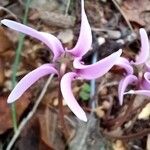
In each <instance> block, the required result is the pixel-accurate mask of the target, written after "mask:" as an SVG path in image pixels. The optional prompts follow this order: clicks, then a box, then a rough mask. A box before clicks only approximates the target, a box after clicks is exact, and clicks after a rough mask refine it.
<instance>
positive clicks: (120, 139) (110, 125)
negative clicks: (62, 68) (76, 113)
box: [0, 0, 150, 150]
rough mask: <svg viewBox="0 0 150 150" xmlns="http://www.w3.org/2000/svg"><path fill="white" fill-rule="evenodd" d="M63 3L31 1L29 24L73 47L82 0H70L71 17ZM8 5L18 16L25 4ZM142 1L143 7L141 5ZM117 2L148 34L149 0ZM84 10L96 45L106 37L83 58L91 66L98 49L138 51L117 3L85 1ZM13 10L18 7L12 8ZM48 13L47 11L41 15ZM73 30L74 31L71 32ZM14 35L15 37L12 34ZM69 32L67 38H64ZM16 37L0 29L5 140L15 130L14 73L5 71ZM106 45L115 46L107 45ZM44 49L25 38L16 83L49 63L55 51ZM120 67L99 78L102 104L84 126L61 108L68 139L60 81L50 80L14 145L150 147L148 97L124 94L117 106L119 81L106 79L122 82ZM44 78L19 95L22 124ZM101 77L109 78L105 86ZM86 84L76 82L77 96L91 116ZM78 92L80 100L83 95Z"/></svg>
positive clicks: (102, 52)
mask: <svg viewBox="0 0 150 150" xmlns="http://www.w3.org/2000/svg"><path fill="white" fill-rule="evenodd" d="M65 2H66V3H63V2H62V1H53V2H51V4H52V3H53V5H54V6H55V9H54V10H53V9H52V10H51V9H50V8H49V7H47V6H50V5H49V2H48V1H45V4H44V5H40V1H33V4H32V5H31V7H30V13H29V24H30V25H31V26H34V27H35V28H37V29H39V30H42V31H47V32H51V33H53V34H55V35H56V36H58V37H59V38H60V39H62V41H64V42H63V43H64V44H65V46H68V45H69V47H72V45H73V44H74V43H75V41H76V39H77V37H78V30H79V26H78V24H79V23H80V22H79V21H80V20H79V18H80V17H79V14H80V13H79V11H78V10H79V7H80V4H79V3H78V2H73V1H71V2H72V3H71V5H70V8H71V9H69V17H68V18H67V17H64V16H65V10H66V4H67V1H65ZM5 3H6V1H5ZM5 3H4V2H2V7H5V8H6V9H8V10H10V11H12V13H13V14H15V16H17V19H18V20H20V19H21V13H20V12H22V8H23V7H24V6H23V5H21V6H20V7H17V6H18V5H20V3H18V2H14V1H13V2H12V3H9V2H7V4H6V5H5ZM8 3H9V5H8ZM34 3H36V4H34ZM62 3H63V4H62ZM34 5H38V7H35V6H34ZM139 5H140V6H141V7H140V8H139ZM119 6H120V8H121V9H122V11H124V13H125V15H126V17H127V19H128V20H129V21H130V23H131V25H132V26H133V27H134V30H135V31H137V30H138V29H139V27H145V28H146V29H147V32H148V33H149V32H150V31H149V25H150V21H149V17H148V16H149V14H148V13H149V9H150V8H149V6H150V5H149V1H148V0H146V1H135V0H133V1H129V0H125V1H122V3H119ZM51 7H52V6H51ZM52 8H53V7H52ZM85 8H86V11H87V12H88V13H87V15H88V17H89V20H90V24H91V26H92V27H93V32H94V34H95V39H94V43H97V39H98V38H99V37H104V38H105V39H106V41H105V43H104V44H103V45H102V46H100V45H98V44H95V45H96V46H95V45H93V49H92V51H91V52H90V54H88V55H86V56H85V58H84V59H85V60H86V61H87V63H88V64H89V63H91V59H92V55H93V53H95V52H96V51H97V52H98V57H99V59H100V58H102V57H105V56H107V55H109V54H110V53H112V52H114V51H116V49H118V47H119V48H122V47H123V51H124V54H125V55H128V56H130V57H131V55H130V54H135V52H136V51H135V49H133V47H130V45H132V43H134V40H129V41H128V42H127V41H126V38H127V36H128V35H129V34H130V32H129V28H128V26H127V24H126V23H125V21H123V16H121V14H120V12H119V11H118V10H117V9H115V6H114V5H113V3H111V2H109V1H106V2H102V1H96V0H94V1H89V0H87V1H86V3H85ZM14 9H16V10H15V11H14ZM93 10H95V11H96V13H97V14H98V15H97V16H95V15H93V12H94V11H93ZM1 11H2V10H1ZM45 13H47V14H48V15H41V14H45ZM94 14H95V13H94ZM0 17H1V19H2V18H13V17H14V16H12V15H11V14H8V13H6V12H5V13H2V15H0ZM53 17H54V18H55V19H54V18H53ZM71 18H72V19H73V20H72V21H71V20H70V19H71ZM13 19H14V18H13ZM65 19H66V20H65ZM60 20H61V21H60ZM75 20H76V21H75ZM59 23H60V24H59ZM64 28H66V29H64ZM95 29H96V30H95ZM97 29H103V30H97ZM106 31H107V32H106ZM109 31H113V33H115V32H116V31H119V33H120V34H119V36H118V38H113V37H112V38H111V36H110V33H109ZM125 31H126V32H125ZM72 33H74V34H73V35H72ZM125 33H126V34H125ZM12 35H13V36H14V37H13V38H12ZM65 36H68V37H67V38H66V39H65ZM17 37H18V35H17V34H14V32H13V31H10V30H7V29H6V28H3V27H1V29H0V43H1V46H0V60H1V61H0V62H1V68H0V73H1V74H0V83H1V84H0V87H1V92H0V93H1V96H0V103H1V105H0V120H1V121H0V122H1V123H0V134H1V137H3V135H7V136H5V137H6V140H7V141H9V137H10V136H11V135H12V130H10V129H12V122H11V114H10V109H9V105H7V103H6V99H7V96H8V92H10V84H9V83H10V82H11V76H10V75H6V74H9V73H8V72H11V64H12V62H13V59H12V57H14V54H15V47H16V42H17V41H16V40H15V39H17ZM108 37H109V38H108ZM137 37H138V35H137V34H136V38H135V40H138V39H137ZM118 40H122V41H123V42H124V44H122V45H121V46H120V44H119V43H118ZM66 41H67V42H66ZM108 45H111V46H110V47H108ZM116 47H117V48H116ZM110 50H111V51H110ZM45 51H47V49H46V47H45V46H44V45H43V44H40V43H39V42H37V41H36V40H33V39H31V38H30V37H26V39H25V42H24V50H23V52H22V54H21V55H22V59H21V63H20V69H19V72H18V76H17V77H18V81H19V80H20V78H21V77H22V76H24V75H25V74H26V73H27V72H29V71H31V70H33V69H34V68H36V67H37V66H39V65H41V64H43V63H45V62H44V61H49V60H50V58H51V54H47V53H46V52H45ZM136 53H137V52H136ZM37 58H38V59H37ZM70 67H72V66H70ZM121 71H122V70H120V68H115V67H114V68H113V69H112V70H111V72H109V73H108V75H106V76H104V77H102V79H98V80H97V81H96V85H97V87H99V85H100V90H99V89H97V90H96V91H97V92H96V95H95V98H96V101H97V103H98V105H97V106H96V108H95V110H94V115H91V117H90V119H89V122H88V123H87V124H83V123H82V122H79V121H77V120H76V118H75V117H73V115H72V113H71V112H70V110H69V109H67V107H65V104H64V107H63V109H64V112H65V122H66V126H67V130H68V133H69V135H68V136H67V137H66V136H65V135H64V131H63V129H62V128H61V124H60V121H59V109H58V103H57V101H58V97H57V91H58V87H57V85H58V83H57V81H56V80H55V79H54V81H53V82H52V84H51V85H50V86H49V89H48V92H47V93H46V95H45V97H44V99H43V101H42V103H41V104H40V106H39V107H38V110H37V112H36V114H35V115H34V117H33V119H32V120H31V121H29V122H28V124H27V125H26V126H25V128H24V130H23V131H22V132H21V135H20V137H19V138H18V139H17V141H16V143H15V144H14V147H13V149H20V150H24V145H26V146H27V147H28V149H31V150H32V149H33V150H34V149H35V150H36V149H40V150H44V149H45V150H46V149H47V150H49V149H52V150H53V149H56V150H63V149H73V150H74V149H78V150H79V149H85V150H86V149H87V150H90V149H95V150H96V149H98V150H99V149H100V147H101V149H116V150H119V149H121V150H122V149H123V150H127V149H146V147H147V149H148V148H149V145H150V144H149V141H150V140H149V139H150V138H149V133H150V124H149V119H150V117H149V109H147V107H148V106H149V100H148V99H147V100H145V99H146V98H145V97H140V96H136V97H134V96H126V97H125V101H124V105H123V106H120V105H119V103H118V97H117V83H116V84H113V83H112V84H108V83H111V81H112V80H113V81H114V80H115V81H117V82H119V80H120V75H119V74H118V73H119V72H121ZM116 72H117V73H116ZM44 80H45V79H42V80H40V81H39V82H38V83H37V84H36V85H34V86H33V87H32V88H31V89H30V90H29V91H28V92H27V93H25V95H24V96H23V97H21V101H19V102H18V103H17V113H18V122H21V120H22V119H23V118H24V117H26V115H27V114H28V112H29V111H30V110H31V108H32V106H33V105H34V103H35V101H34V100H33V99H36V98H37V95H38V93H39V92H40V87H42V85H43V84H44ZM102 81H105V82H104V83H103V84H101V83H102ZM84 84H88V83H86V82H85V81H82V82H77V83H75V84H74V88H75V90H74V91H75V95H76V96H77V97H78V99H79V103H80V104H81V105H82V107H83V108H84V110H85V111H86V112H87V113H89V114H90V113H91V112H92V109H91V108H90V106H89V104H88V100H86V101H82V99H84V98H85V99H88V98H89V97H88V98H87V95H85V97H84V94H80V91H82V90H83V87H82V85H84ZM101 87H103V88H101ZM86 92H87V91H86ZM81 95H82V96H81ZM80 96H81V97H82V98H80ZM148 108H149V107H148ZM144 110H147V111H146V113H144V112H145V111H144ZM92 113H93V112H92ZM143 113H144V114H143ZM141 114H142V115H141ZM139 116H140V117H139ZM141 116H142V117H141ZM0 140H1V141H3V140H2V138H0ZM33 143H34V144H33ZM143 143H144V144H143ZM4 149H5V144H4Z"/></svg>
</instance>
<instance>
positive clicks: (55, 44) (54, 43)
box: [1, 19, 64, 60]
mask: <svg viewBox="0 0 150 150" xmlns="http://www.w3.org/2000/svg"><path fill="white" fill-rule="evenodd" d="M1 23H2V24H4V25H5V26H7V27H9V28H11V29H13V30H16V31H19V32H22V33H24V34H27V35H30V36H32V37H34V38H36V39H38V40H40V41H42V42H43V43H44V44H46V45H47V46H48V47H49V48H50V49H51V50H52V52H53V54H54V58H53V60H55V59H56V58H57V57H59V56H60V55H61V54H62V53H63V52H64V49H63V46H62V44H61V42H60V41H59V40H58V39H57V38H56V37H55V36H53V35H52V34H49V33H45V32H39V31H37V30H35V29H33V28H31V27H28V26H26V25H23V24H21V23H18V22H15V21H12V20H8V19H4V20H2V21H1Z"/></svg>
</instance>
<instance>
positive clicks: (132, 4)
mask: <svg viewBox="0 0 150 150" xmlns="http://www.w3.org/2000/svg"><path fill="white" fill-rule="evenodd" d="M121 9H122V10H123V12H124V13H125V15H126V17H127V18H128V20H129V21H132V22H135V23H137V24H139V25H141V26H145V25H146V26H149V25H150V21H149V24H147V22H146V20H145V17H146V16H145V15H147V14H145V13H146V12H147V13H148V12H149V11H150V1H149V0H144V1H141V0H125V1H123V4H122V6H121Z"/></svg>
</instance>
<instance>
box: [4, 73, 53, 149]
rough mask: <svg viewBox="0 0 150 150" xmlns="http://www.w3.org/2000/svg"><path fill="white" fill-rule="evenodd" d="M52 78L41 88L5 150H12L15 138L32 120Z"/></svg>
mask: <svg viewBox="0 0 150 150" xmlns="http://www.w3.org/2000/svg"><path fill="white" fill-rule="evenodd" d="M53 76H54V75H53V74H52V75H51V76H50V77H49V78H48V80H47V82H46V83H45V85H44V87H43V90H42V92H41V94H40V95H39V97H38V99H37V101H36V103H35V105H34V106H33V108H32V110H31V111H30V112H29V114H28V115H27V117H26V118H24V119H23V120H22V122H21V123H20V125H19V127H18V129H17V131H16V132H15V134H14V135H13V137H12V139H11V141H10V143H9V144H8V146H7V148H6V150H11V148H12V146H13V145H14V143H15V141H16V140H17V138H18V137H19V135H20V133H21V131H22V129H23V128H24V127H25V125H26V124H27V123H28V121H29V120H30V119H31V118H32V116H33V115H34V113H35V112H36V110H37V107H38V106H39V104H40V102H41V100H42V99H43V97H44V95H45V93H46V91H47V88H48V86H49V84H50V83H51V81H52V78H53Z"/></svg>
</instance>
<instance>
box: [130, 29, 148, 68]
mask: <svg viewBox="0 0 150 150" xmlns="http://www.w3.org/2000/svg"><path fill="white" fill-rule="evenodd" d="M140 36H141V51H140V53H139V55H138V57H137V58H136V61H135V62H131V63H132V64H134V65H139V64H143V63H146V61H147V59H148V57H149V54H150V49H149V40H148V36H147V33H146V31H145V29H143V28H141V29H140Z"/></svg>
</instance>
